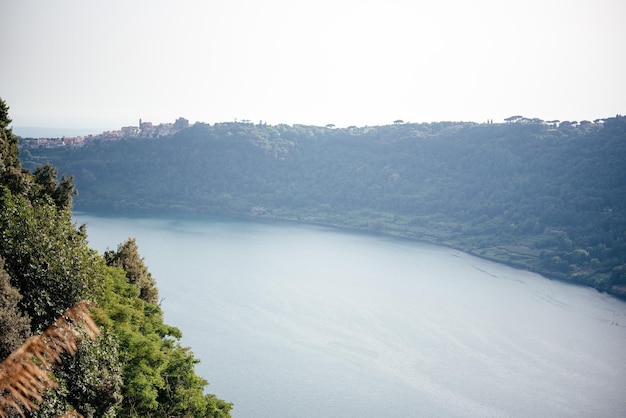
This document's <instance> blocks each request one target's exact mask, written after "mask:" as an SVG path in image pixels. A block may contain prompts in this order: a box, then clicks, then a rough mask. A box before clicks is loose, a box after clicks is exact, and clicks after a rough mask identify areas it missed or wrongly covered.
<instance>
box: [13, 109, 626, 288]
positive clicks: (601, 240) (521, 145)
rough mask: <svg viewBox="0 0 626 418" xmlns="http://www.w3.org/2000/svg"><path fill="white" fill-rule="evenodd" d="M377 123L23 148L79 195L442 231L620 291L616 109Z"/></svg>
mask: <svg viewBox="0 0 626 418" xmlns="http://www.w3.org/2000/svg"><path fill="white" fill-rule="evenodd" d="M400 122H401V121H396V122H394V124H392V125H388V126H379V127H364V128H357V127H350V128H345V129H340V128H336V127H314V126H302V125H294V126H287V125H278V126H268V125H263V124H260V125H254V124H251V123H220V124H215V125H213V126H210V125H207V124H201V123H197V124H195V125H194V126H192V127H190V128H188V129H185V130H183V131H181V132H179V133H178V134H176V135H174V136H172V137H165V138H160V139H128V140H120V141H116V142H104V141H100V142H98V141H95V142H94V143H93V144H90V145H87V146H85V147H83V148H69V147H68V148H58V149H27V150H25V152H24V158H23V159H24V162H25V164H27V165H28V166H30V167H35V166H36V165H38V164H43V163H46V162H48V161H49V162H52V163H53V164H55V165H56V166H57V167H60V169H61V170H62V172H66V173H70V174H72V175H75V176H76V185H77V188H78V190H79V192H80V195H79V196H78V197H77V199H76V207H77V208H78V209H82V210H92V211H120V212H122V211H125V212H128V211H142V212H146V213H147V212H153V213H154V212H158V211H161V212H163V211H168V212H201V213H213V214H225V215H234V216H246V217H263V218H278V219H289V220H294V221H300V222H309V223H320V224H325V225H332V226H336V227H340V228H350V229H357V230H363V231H370V232H375V233H383V234H390V235H394V236H401V237H407V238H412V239H418V240H423V241H429V242H433V243H437V244H444V245H448V246H452V247H455V248H459V249H462V250H465V251H468V252H470V253H472V254H475V255H479V256H481V257H485V258H489V259H493V260H496V261H500V262H504V263H508V264H511V265H514V266H517V267H521V268H525V269H528V270H532V271H536V272H539V273H542V274H544V275H546V276H548V277H551V278H558V279H561V280H565V281H569V282H575V283H581V284H585V285H589V286H593V287H595V288H597V289H600V290H603V291H608V292H610V293H613V294H617V295H624V294H626V241H625V240H626V235H625V234H626V164H624V161H626V118H624V117H620V116H617V117H612V118H608V119H604V120H603V121H599V120H598V121H596V122H594V123H591V122H589V123H584V124H583V123H581V124H574V123H570V122H563V123H560V124H558V123H557V122H556V121H552V122H551V123H543V122H542V121H540V120H538V119H527V118H523V117H521V116H519V117H515V118H513V119H511V120H510V121H509V122H508V123H504V124H493V123H489V124H475V123H453V122H442V123H432V124H410V123H400Z"/></svg>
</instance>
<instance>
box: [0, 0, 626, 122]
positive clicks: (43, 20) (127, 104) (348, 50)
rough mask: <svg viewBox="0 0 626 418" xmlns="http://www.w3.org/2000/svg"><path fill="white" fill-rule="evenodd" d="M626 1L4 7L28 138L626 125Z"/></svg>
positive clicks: (1, 33) (3, 30) (10, 97)
mask: <svg viewBox="0 0 626 418" xmlns="http://www.w3.org/2000/svg"><path fill="white" fill-rule="evenodd" d="M625 21H626V1H623V0H526V1H523V2H522V1H515V2H514V1H506V0H474V1H472V0H430V1H418V0H380V1H368V0H314V1H313V0H307V1H304V0H263V1H259V0H206V1H185V0H180V1H173V0H171V1H155V0H150V1H128V0H123V1H117V0H106V1H98V2H96V1H83V0H55V1H50V0H37V1H30V0H2V2H0V46H1V50H2V57H3V59H2V64H1V65H0V68H1V69H0V97H1V98H3V99H4V100H5V101H7V103H8V105H9V106H10V108H11V110H10V113H11V116H12V119H13V126H16V127H21V126H30V127H32V126H39V127H66V128H102V129H117V128H119V127H121V126H128V125H137V123H138V120H139V118H142V119H143V120H144V121H152V122H154V123H159V122H173V121H174V120H175V119H176V118H177V117H179V116H183V117H186V118H187V119H189V120H190V121H191V122H195V121H202V122H208V123H215V122H223V121H233V120H235V119H237V120H243V119H249V120H251V121H253V122H259V121H260V120H263V121H267V122H268V123H270V124H277V123H289V124H292V123H303V124H314V125H326V124H329V123H333V124H335V125H337V126H349V125H358V126H362V125H379V124H389V123H392V122H393V121H394V120H396V119H403V120H404V121H410V122H432V121H442V120H454V121H458V120H463V121H476V122H483V121H486V120H487V119H493V120H494V122H498V121H502V119H503V118H505V117H508V116H511V115H518V114H519V115H523V116H526V117H539V118H542V119H546V120H549V119H560V120H583V119H589V120H593V119H596V118H602V117H608V116H614V115H615V114H618V113H619V114H624V113H626V46H625V41H626V24H625V23H624V22H625Z"/></svg>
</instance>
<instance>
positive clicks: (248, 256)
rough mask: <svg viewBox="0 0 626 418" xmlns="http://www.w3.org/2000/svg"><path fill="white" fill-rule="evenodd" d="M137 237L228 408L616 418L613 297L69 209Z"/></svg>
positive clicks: (253, 233)
mask: <svg viewBox="0 0 626 418" xmlns="http://www.w3.org/2000/svg"><path fill="white" fill-rule="evenodd" d="M75 218H76V221H77V223H87V225H88V234H89V241H90V245H91V246H92V247H93V248H95V249H97V250H99V251H100V252H103V251H104V250H106V249H107V248H108V249H115V248H117V245H118V244H119V243H121V242H122V241H124V240H125V239H126V238H128V237H130V236H132V237H135V238H137V243H138V245H139V250H140V253H141V254H142V255H143V256H144V257H145V261H146V264H147V265H148V268H149V269H150V271H151V272H152V275H153V276H154V278H155V279H156V280H157V284H158V287H159V290H160V295H161V297H162V298H163V302H162V307H163V310H164V312H165V320H166V322H167V323H168V324H171V325H175V326H177V327H179V328H180V329H181V330H182V331H183V334H184V338H183V343H184V344H185V345H188V346H191V347H192V349H193V352H194V353H195V355H196V356H197V357H199V358H200V359H201V360H202V363H200V364H199V365H198V366H197V371H198V373H199V374H200V375H202V376H203V377H204V378H206V379H207V380H209V382H210V383H211V384H210V386H209V387H208V391H209V392H211V393H215V394H217V395H218V396H219V397H220V398H222V399H225V400H228V401H230V402H234V404H235V407H234V410H233V414H232V415H233V417H235V418H252V417H255V418H257V417H294V418H313V417H315V418H318V417H322V416H323V417H327V418H328V417H337V418H339V417H341V418H350V417H355V418H356V417H624V416H626V395H625V392H624V388H626V303H624V302H622V301H619V300H616V299H614V298H612V297H609V296H607V295H605V294H602V293H598V292H596V291H595V290H592V289H588V288H584V287H578V286H573V285H566V284H563V283H560V282H555V281H551V280H547V279H545V278H542V277H541V276H538V275H536V274H532V273H528V272H525V271H520V270H515V269H513V268H510V267H507V266H504V265H500V264H495V263H492V262H488V261H485V260H481V259H478V258H475V257H472V256H470V255H467V254H465V253H462V252H459V251H455V250H451V249H448V248H443V247H436V246H430V245H425V244H419V243H414V242H408V241H402V240H393V239H386V238H381V237H373V236H366V235H358V234H350V233H345V232H338V231H333V230H329V229H324V228H317V227H311V226H302V225H293V224H270V223H254V222H245V221H235V220H224V219H217V218H205V219H200V218H194V219H190V218H182V219H174V218H123V217H100V216H96V215H92V214H86V213H76V214H75Z"/></svg>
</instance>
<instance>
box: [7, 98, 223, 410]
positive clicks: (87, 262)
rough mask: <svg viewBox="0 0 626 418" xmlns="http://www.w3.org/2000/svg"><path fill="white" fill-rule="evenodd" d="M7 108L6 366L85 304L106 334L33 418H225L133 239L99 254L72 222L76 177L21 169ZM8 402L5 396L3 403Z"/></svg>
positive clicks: (75, 361) (65, 371)
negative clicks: (70, 417) (71, 416)
mask: <svg viewBox="0 0 626 418" xmlns="http://www.w3.org/2000/svg"><path fill="white" fill-rule="evenodd" d="M10 122H11V120H10V119H9V118H8V106H7V105H6V103H5V102H4V101H2V100H0V360H3V359H4V358H5V357H6V356H8V355H9V354H10V353H11V352H12V351H13V350H15V349H16V348H17V347H19V346H20V345H21V344H22V343H23V342H24V341H25V340H26V338H27V337H28V336H29V335H31V334H38V333H40V332H41V331H42V330H44V329H45V328H47V327H48V326H49V325H50V324H51V323H52V321H54V319H55V318H56V317H57V316H59V315H60V314H61V313H63V312H64V311H66V310H67V309H68V308H69V307H71V306H73V305H74V304H76V302H78V301H80V300H84V299H87V300H91V301H92V302H93V303H92V306H93V307H94V308H93V315H94V317H95V318H96V320H97V323H98V325H99V326H100V328H101V329H102V331H103V332H102V333H101V335H100V336H99V337H98V338H97V339H96V340H94V341H87V342H85V343H84V344H82V345H81V346H80V349H79V351H78V352H77V353H76V355H75V356H70V355H67V356H66V358H64V361H63V362H62V365H61V367H60V368H59V369H57V370H55V371H54V377H55V379H56V380H57V381H58V382H59V386H58V387H57V388H56V389H54V390H51V391H50V392H49V393H47V395H46V396H45V397H44V399H43V401H42V402H41V403H40V408H39V409H38V410H37V411H33V412H31V413H30V414H29V415H30V416H33V417H56V416H60V415H62V414H64V413H66V412H67V411H71V410H76V411H78V412H79V413H81V414H82V415H83V416H85V417H114V416H121V417H148V416H162V417H174V416H175V417H191V416H193V417H219V418H222V417H228V416H230V413H229V411H230V409H231V407H232V405H231V404H229V403H226V402H224V401H222V400H220V399H218V398H216V397H215V396H214V395H206V394H204V388H205V386H206V385H207V382H206V381H205V380H203V379H202V378H200V377H199V376H197V375H196V374H195V371H194V366H195V364H197V363H198V360H197V359H196V358H195V357H194V356H193V353H191V351H190V350H189V349H188V348H186V347H183V346H181V344H180V338H181V333H180V331H179V330H178V329H176V328H174V327H171V326H168V325H166V324H165V323H164V322H163V316H162V312H161V309H160V307H159V305H158V301H157V299H158V291H157V289H156V285H155V283H154V280H153V279H152V277H151V275H150V273H149V272H148V270H147V267H146V266H145V265H144V264H143V260H142V259H141V257H140V256H139V253H138V248H137V244H136V243H135V241H134V240H133V239H129V240H128V241H127V242H125V243H123V244H120V248H119V249H118V251H117V252H110V253H107V254H106V256H104V255H99V254H98V253H97V252H95V251H94V250H92V249H90V248H89V247H88V245H87V241H86V238H87V235H86V229H85V227H80V228H77V227H76V226H75V225H74V224H73V223H72V212H71V209H72V204H73V202H72V197H73V196H74V194H75V192H74V185H73V179H72V178H66V177H62V178H61V179H60V180H59V179H58V175H57V170H56V168H55V167H54V166H52V165H42V166H40V167H38V168H36V169H34V171H33V173H31V172H30V171H28V170H25V169H22V167H21V163H20V160H19V159H18V148H17V143H18V142H17V138H16V137H15V136H14V135H13V133H12V131H11V129H10V128H9V124H10ZM1 395H2V394H0V396H1Z"/></svg>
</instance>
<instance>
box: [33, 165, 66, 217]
mask: <svg viewBox="0 0 626 418" xmlns="http://www.w3.org/2000/svg"><path fill="white" fill-rule="evenodd" d="M57 173H58V171H57V169H56V167H54V166H53V165H52V164H50V163H46V164H45V165H43V166H40V167H37V168H36V169H35V172H34V173H33V175H34V178H35V187H33V189H34V190H33V192H32V193H33V196H34V197H35V198H38V197H42V196H44V195H48V196H50V197H51V198H52V200H53V201H54V203H55V204H56V205H57V206H58V207H59V208H69V207H71V206H72V196H74V195H76V194H77V193H76V188H75V187H74V184H73V180H74V177H69V178H68V177H66V176H65V175H63V176H62V177H61V181H59V180H57Z"/></svg>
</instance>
